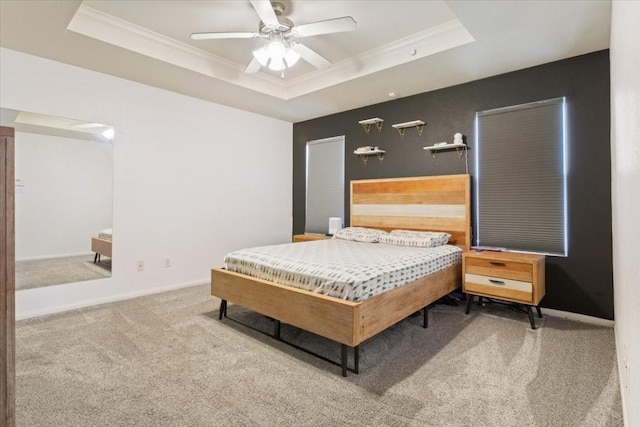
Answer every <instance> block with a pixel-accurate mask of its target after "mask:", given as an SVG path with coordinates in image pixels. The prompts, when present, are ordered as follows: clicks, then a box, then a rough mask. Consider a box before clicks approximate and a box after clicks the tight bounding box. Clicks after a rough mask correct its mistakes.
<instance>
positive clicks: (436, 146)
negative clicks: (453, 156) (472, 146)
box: [423, 143, 467, 159]
mask: <svg viewBox="0 0 640 427" xmlns="http://www.w3.org/2000/svg"><path fill="white" fill-rule="evenodd" d="M423 149H424V150H427V151H429V152H430V153H431V159H435V158H436V155H437V154H438V151H440V150H451V149H455V150H456V152H457V153H458V157H460V158H462V155H463V154H464V152H465V150H466V149H467V144H449V143H445V144H442V143H440V144H434V145H430V146H428V147H424V148H423Z"/></svg>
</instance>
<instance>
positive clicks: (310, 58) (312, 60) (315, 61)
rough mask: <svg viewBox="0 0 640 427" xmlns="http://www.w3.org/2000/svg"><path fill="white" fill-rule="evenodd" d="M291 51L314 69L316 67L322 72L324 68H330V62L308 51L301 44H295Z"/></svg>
mask: <svg viewBox="0 0 640 427" xmlns="http://www.w3.org/2000/svg"><path fill="white" fill-rule="evenodd" d="M291 49H292V50H293V51H294V52H296V53H298V54H300V56H301V57H302V59H304V60H305V61H307V62H308V63H309V64H311V65H313V66H314V67H316V68H317V69H319V70H322V69H324V68H328V67H330V66H331V62H329V61H328V60H327V59H325V58H324V57H322V56H320V54H318V53H316V52H315V51H313V50H311V49H309V48H308V47H306V46H305V45H303V44H300V43H296V44H294V45H293V46H291Z"/></svg>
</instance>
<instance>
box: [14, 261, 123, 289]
mask: <svg viewBox="0 0 640 427" xmlns="http://www.w3.org/2000/svg"><path fill="white" fill-rule="evenodd" d="M105 277H111V259H110V258H102V259H101V261H100V262H98V263H95V264H94V263H93V255H82V256H73V257H62V258H49V259H41V260H32V261H17V262H16V290H17V291H19V290H21V289H32V288H40V287H42V286H52V285H60V284H62V283H73V282H83V281H85V280H94V279H103V278H105Z"/></svg>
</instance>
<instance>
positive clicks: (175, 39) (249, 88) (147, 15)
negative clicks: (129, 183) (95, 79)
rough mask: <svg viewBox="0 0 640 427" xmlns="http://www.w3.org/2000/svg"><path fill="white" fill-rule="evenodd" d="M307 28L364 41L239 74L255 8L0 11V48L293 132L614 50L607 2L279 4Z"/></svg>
mask: <svg viewBox="0 0 640 427" xmlns="http://www.w3.org/2000/svg"><path fill="white" fill-rule="evenodd" d="M281 3H283V4H284V5H285V8H286V11H285V16H286V17H287V18H288V19H290V20H292V21H293V22H294V23H295V24H298V25H300V24H306V23H309V22H315V21H321V20H326V19H331V18H337V17H342V16H351V17H353V18H354V19H355V20H356V22H357V30H356V31H353V32H347V33H338V34H328V35H319V36H314V37H308V38H304V39H300V41H303V42H304V44H305V45H306V46H308V47H310V48H312V49H313V50H315V51H316V52H318V53H319V54H321V55H322V56H324V57H325V58H327V59H328V60H330V61H331V62H332V63H333V65H332V66H331V67H329V68H328V69H326V70H316V69H315V68H313V67H312V66H311V65H309V64H307V63H304V62H303V61H300V62H299V63H298V64H296V65H295V66H294V67H293V68H291V69H290V70H287V71H286V73H285V76H284V78H281V77H280V75H279V73H277V72H272V71H269V70H264V69H263V70H262V71H260V72H258V73H256V74H246V73H244V68H245V67H246V66H247V64H248V63H249V62H250V61H251V52H252V50H255V49H256V48H257V47H259V46H261V45H262V44H263V43H264V40H262V39H240V40H231V39H226V40H200V41H194V40H191V39H190V38H189V34H191V33H192V32H208V31H230V32H233V31H247V32H255V31H257V30H258V22H259V18H258V16H257V14H256V13H255V11H254V9H253V7H252V6H251V3H250V2H249V1H248V0H233V1H206V0H195V1H189V0H182V1H169V0H148V1H145V0H110V1H106V0H85V1H80V0H65V1H58V0H44V1H35V0H29V1H27V0H17V1H14V0H0V45H1V46H2V47H6V48H9V49H14V50H18V51H22V52H26V53H30V54H33V55H38V56H42V57H46V58H50V59H53V60H56V61H60V62H64V63H68V64H72V65H76V66H80V67H83V68H87V69H91V70H95V71H99V72H103V73H107V74H111V75H115V76H118V77H122V78H125V79H129V80H133V81H138V82H141V83H145V84H148V85H152V86H156V87H160V88H164V89H167V90H171V91H175V92H179V93H183V94H186V95H189V96H194V97H198V98H202V99H206V100H210V101H213V102H217V103H220V104H224V105H229V106H232V107H236V108H240V109H243V110H247V111H253V112H256V113H260V114H265V115H268V116H272V117H275V118H279V119H282V120H287V121H291V122H298V121H302V120H307V119H310V118H314V117H319V116H324V115H328V114H333V113H337V112H340V111H345V110H349V109H353V108H358V107H362V106H366V105H371V104H376V103H379V102H384V101H387V100H389V99H391V98H390V97H389V93H390V92H394V93H395V94H397V96H401V97H403V96H408V95H413V94H417V93H422V92H427V91H430V90H435V89H439V88H443V87H447V86H452V85H455V84H460V83H465V82H468V81H472V80H477V79H480V78H484V77H488V76H492V75H496V74H501V73H505V72H509V71H514V70H518V69H522V68H527V67H531V66H534V65H539V64H543V63H546V62H551V61H555V60H559V59H564V58H568V57H572V56H576V55H581V54H584V53H588V52H593V51H597V50H601V49H605V48H608V46H609V30H610V17H611V15H610V14H611V2H610V1H579V0H572V1H561V0H557V1H541V0H534V1H436V0H434V1H420V0H409V1H401V0H396V1H383V0H372V1H364V0H355V1H329V0H319V1H312V0H281Z"/></svg>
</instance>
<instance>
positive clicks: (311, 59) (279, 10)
mask: <svg viewBox="0 0 640 427" xmlns="http://www.w3.org/2000/svg"><path fill="white" fill-rule="evenodd" d="M250 1H251V4H252V5H253V8H254V9H255V10H256V12H257V14H258V16H259V17H260V23H259V25H258V32H255V33H251V32H231V33H221V32H209V33H193V34H191V38H192V39H193V40H211V39H251V38H258V37H259V38H263V39H267V40H268V43H267V44H266V45H265V46H263V47H261V48H260V49H258V50H256V51H254V52H253V60H252V61H251V62H250V63H249V65H248V66H247V68H246V69H245V73H256V72H258V71H259V70H260V68H261V67H268V68H269V69H271V70H273V71H280V72H281V73H282V77H284V70H285V69H286V68H289V67H291V66H293V65H294V64H295V63H296V62H297V61H298V59H300V58H302V59H304V60H305V61H307V62H308V63H310V64H311V65H313V66H314V67H316V68H318V69H323V68H327V67H329V66H330V65H331V62H329V60H327V59H326V58H324V57H323V56H321V55H320V54H318V53H317V52H315V51H313V50H311V49H309V48H308V47H307V46H305V45H303V44H302V43H299V42H297V41H293V40H292V39H294V38H302V37H310V36H317V35H321V34H331V33H340V32H344V31H353V30H355V29H356V21H355V20H354V19H353V18H352V17H350V16H344V17H342V18H335V19H328V20H326V21H317V22H310V23H308V24H302V25H294V24H293V22H291V21H290V20H289V19H287V18H285V17H284V16H283V14H284V10H285V7H284V5H283V4H282V3H277V2H273V3H272V2H270V1H269V0H250Z"/></svg>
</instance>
